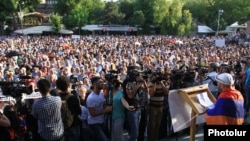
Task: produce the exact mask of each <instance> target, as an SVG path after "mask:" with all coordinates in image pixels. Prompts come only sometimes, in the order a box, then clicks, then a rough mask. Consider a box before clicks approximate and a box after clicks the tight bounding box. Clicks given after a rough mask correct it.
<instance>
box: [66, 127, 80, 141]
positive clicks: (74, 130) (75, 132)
mask: <svg viewBox="0 0 250 141" xmlns="http://www.w3.org/2000/svg"><path fill="white" fill-rule="evenodd" d="M64 140H65V141H79V140H80V125H77V126H73V127H69V128H68V129H66V130H65V131H64Z"/></svg>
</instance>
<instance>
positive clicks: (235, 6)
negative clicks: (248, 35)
mask: <svg viewBox="0 0 250 141" xmlns="http://www.w3.org/2000/svg"><path fill="white" fill-rule="evenodd" d="M185 9H188V10H189V11H190V12H191V13H192V16H193V18H194V19H196V20H197V21H198V22H200V23H202V24H205V25H208V26H209V27H211V28H212V29H217V26H218V24H217V23H218V14H219V13H218V11H219V9H223V10H224V13H223V14H222V15H221V16H220V29H225V27H226V26H228V25H230V24H232V23H234V22H235V21H239V22H240V23H245V22H246V21H247V20H249V17H248V13H250V1H248V0H237V1H235V0H187V3H186V4H185Z"/></svg>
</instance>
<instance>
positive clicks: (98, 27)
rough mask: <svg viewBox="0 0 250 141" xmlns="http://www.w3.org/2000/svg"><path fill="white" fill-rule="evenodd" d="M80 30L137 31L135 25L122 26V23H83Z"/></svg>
mask: <svg viewBox="0 0 250 141" xmlns="http://www.w3.org/2000/svg"><path fill="white" fill-rule="evenodd" d="M81 29H82V30H88V31H96V30H105V31H131V30H133V31H137V28H136V27H132V26H123V25H85V26H84V27H82V28H81Z"/></svg>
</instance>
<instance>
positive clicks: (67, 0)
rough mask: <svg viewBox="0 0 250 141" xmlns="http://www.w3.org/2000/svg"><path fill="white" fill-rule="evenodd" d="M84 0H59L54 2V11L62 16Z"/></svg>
mask: <svg viewBox="0 0 250 141" xmlns="http://www.w3.org/2000/svg"><path fill="white" fill-rule="evenodd" d="M82 3H83V0H57V3H56V4H54V6H53V8H54V12H56V13H58V14H59V15H61V16H65V15H67V14H69V13H70V12H71V10H72V9H74V8H75V7H76V6H77V5H79V4H82Z"/></svg>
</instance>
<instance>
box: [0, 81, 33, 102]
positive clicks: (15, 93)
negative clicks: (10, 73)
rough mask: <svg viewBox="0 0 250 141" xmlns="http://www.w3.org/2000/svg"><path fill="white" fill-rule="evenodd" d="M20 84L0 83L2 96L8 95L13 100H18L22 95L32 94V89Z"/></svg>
mask: <svg viewBox="0 0 250 141" xmlns="http://www.w3.org/2000/svg"><path fill="white" fill-rule="evenodd" d="M22 84H23V83H21V82H0V87H1V89H2V93H3V95H9V96H11V97H13V98H19V97H21V96H22V93H25V94H28V95H29V94H31V93H32V92H33V87H32V86H31V85H30V86H23V85H22Z"/></svg>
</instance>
